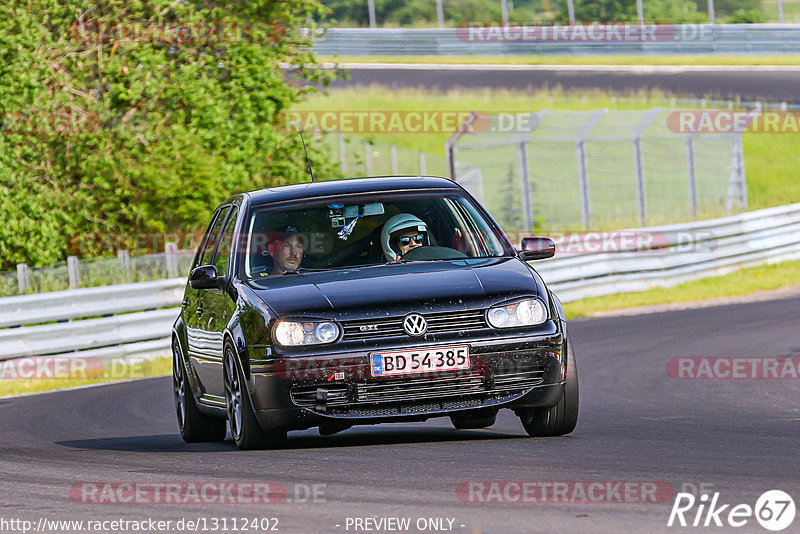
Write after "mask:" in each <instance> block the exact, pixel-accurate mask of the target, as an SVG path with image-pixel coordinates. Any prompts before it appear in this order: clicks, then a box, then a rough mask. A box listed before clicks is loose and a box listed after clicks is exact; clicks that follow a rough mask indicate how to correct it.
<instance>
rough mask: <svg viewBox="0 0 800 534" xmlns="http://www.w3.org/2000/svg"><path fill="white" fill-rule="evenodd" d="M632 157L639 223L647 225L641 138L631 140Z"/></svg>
mask: <svg viewBox="0 0 800 534" xmlns="http://www.w3.org/2000/svg"><path fill="white" fill-rule="evenodd" d="M633 157H634V161H635V164H636V197H637V200H638V201H639V224H641V225H642V226H647V197H646V196H645V195H646V193H645V190H644V164H643V163H642V138H641V137H638V136H637V137H636V138H635V139H634V140H633Z"/></svg>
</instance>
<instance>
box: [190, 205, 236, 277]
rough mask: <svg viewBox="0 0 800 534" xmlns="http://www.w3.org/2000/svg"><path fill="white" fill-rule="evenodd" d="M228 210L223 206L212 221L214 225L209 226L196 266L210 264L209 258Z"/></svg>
mask: <svg viewBox="0 0 800 534" xmlns="http://www.w3.org/2000/svg"><path fill="white" fill-rule="evenodd" d="M228 209H229V206H225V207H224V208H222V209H221V210H220V212H219V215H217V218H216V219H215V220H214V224H213V225H211V229H210V230H209V231H208V233H207V234H206V237H205V239H204V240H203V250H202V252H201V253H200V254H199V255H198V256H197V258H198V260H197V266H200V265H208V264H209V263H211V258H212V257H213V255H214V249H215V248H216V247H217V241H218V240H219V234H220V230H221V229H222V223H224V222H225V215H227V214H228Z"/></svg>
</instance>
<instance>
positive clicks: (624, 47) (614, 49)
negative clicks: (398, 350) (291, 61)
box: [314, 23, 800, 56]
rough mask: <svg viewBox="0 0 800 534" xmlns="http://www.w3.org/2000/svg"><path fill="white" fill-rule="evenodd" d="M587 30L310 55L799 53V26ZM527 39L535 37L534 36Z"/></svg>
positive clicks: (330, 47)
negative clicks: (600, 34) (635, 35)
mask: <svg viewBox="0 0 800 534" xmlns="http://www.w3.org/2000/svg"><path fill="white" fill-rule="evenodd" d="M620 24H626V25H631V23H620ZM530 28H532V29H533V30H536V29H537V28H539V29H541V27H537V26H530ZM588 28H589V26H586V27H585V29H586V30H587V31H585V32H572V33H569V35H575V36H576V37H575V38H569V37H567V38H555V39H549V40H547V39H546V40H542V39H533V38H530V39H525V38H523V36H524V34H523V33H522V31H521V30H518V28H515V29H514V30H513V31H511V32H510V35H511V36H512V37H511V38H506V37H503V36H502V35H500V33H499V32H498V33H497V35H500V37H496V36H493V37H490V35H491V34H487V38H486V39H476V38H474V37H470V34H469V30H468V29H467V28H466V27H465V28H329V29H328V30H327V31H326V32H325V33H324V34H323V35H320V36H317V37H316V38H315V39H314V50H315V52H316V53H317V54H319V55H322V56H332V55H334V54H338V55H341V56H373V55H398V56H413V55H517V54H608V53H612V54H678V53H680V54H689V53H691V54H697V53H704V54H747V53H751V54H775V53H790V52H791V53H797V52H800V24H674V25H673V24H663V25H658V26H656V27H655V30H654V32H652V33H651V35H653V36H654V39H653V40H642V41H641V42H639V41H635V40H634V41H620V40H613V39H599V40H595V39H591V38H590V37H589V36H590V35H591V34H590V33H589V32H588ZM529 33H530V34H531V35H538V33H539V32H537V31H531V32H529ZM649 35H650V34H649ZM582 36H585V37H582ZM515 37H516V38H515Z"/></svg>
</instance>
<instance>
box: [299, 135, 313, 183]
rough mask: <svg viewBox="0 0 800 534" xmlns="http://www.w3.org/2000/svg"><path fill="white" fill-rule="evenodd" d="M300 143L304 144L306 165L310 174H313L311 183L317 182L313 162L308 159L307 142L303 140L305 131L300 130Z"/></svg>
mask: <svg viewBox="0 0 800 534" xmlns="http://www.w3.org/2000/svg"><path fill="white" fill-rule="evenodd" d="M300 141H302V142H303V152H305V153H306V163H308V172H310V173H311V181H312V182H316V180H315V179H314V169H312V168H311V160H310V159H308V149H307V148H306V140H305V139H303V130H300Z"/></svg>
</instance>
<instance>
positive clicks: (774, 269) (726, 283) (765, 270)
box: [564, 261, 800, 319]
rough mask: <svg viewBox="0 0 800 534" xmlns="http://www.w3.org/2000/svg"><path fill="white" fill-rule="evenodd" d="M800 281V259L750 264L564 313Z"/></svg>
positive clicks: (591, 301)
mask: <svg viewBox="0 0 800 534" xmlns="http://www.w3.org/2000/svg"><path fill="white" fill-rule="evenodd" d="M797 284H800V261H786V262H781V263H775V264H772V265H762V266H759V267H748V268H746V269H741V270H739V271H736V272H734V273H731V274H728V275H725V276H715V277H710V278H701V279H699V280H693V281H691V282H685V283H683V284H680V285H677V286H673V287H669V288H663V287H659V288H656V289H651V290H648V291H641V292H638V293H618V294H616V295H607V296H604V297H592V298H588V299H581V300H576V301H573V302H566V303H564V313H565V314H566V315H567V318H568V319H574V318H577V317H589V316H592V315H594V314H596V313H599V312H607V311H612V310H620V309H625V308H636V307H639V306H650V305H655V304H666V303H675V302H697V301H703V300H708V299H713V298H722V297H733V296H741V295H751V294H753V293H756V292H759V291H770V290H775V289H780V288H782V287H787V286H793V285H797Z"/></svg>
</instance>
